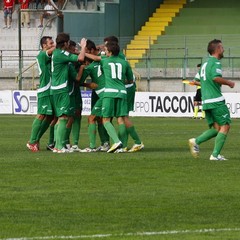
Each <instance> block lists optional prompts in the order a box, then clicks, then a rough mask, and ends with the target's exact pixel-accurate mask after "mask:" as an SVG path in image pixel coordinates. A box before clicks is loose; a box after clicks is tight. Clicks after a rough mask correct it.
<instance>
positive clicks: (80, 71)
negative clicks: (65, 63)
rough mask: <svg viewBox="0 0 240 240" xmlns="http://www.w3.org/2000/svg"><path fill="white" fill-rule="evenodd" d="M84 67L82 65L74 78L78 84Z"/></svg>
mask: <svg viewBox="0 0 240 240" xmlns="http://www.w3.org/2000/svg"><path fill="white" fill-rule="evenodd" d="M85 66H86V65H84V64H82V65H81V66H80V68H79V70H78V73H77V76H76V81H78V82H80V80H81V78H82V75H83V71H84V68H85Z"/></svg>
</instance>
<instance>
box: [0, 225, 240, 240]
mask: <svg viewBox="0 0 240 240" xmlns="http://www.w3.org/2000/svg"><path fill="white" fill-rule="evenodd" d="M234 231H240V228H219V229H215V228H212V229H211V228H210V229H198V230H171V231H161V232H137V233H119V234H111V233H109V234H94V235H80V236H46V237H19V238H0V240H50V239H84V238H85V239H87V238H108V237H124V236H151V235H172V234H184V233H185V234H186V233H190V234H191V233H208V232H234Z"/></svg>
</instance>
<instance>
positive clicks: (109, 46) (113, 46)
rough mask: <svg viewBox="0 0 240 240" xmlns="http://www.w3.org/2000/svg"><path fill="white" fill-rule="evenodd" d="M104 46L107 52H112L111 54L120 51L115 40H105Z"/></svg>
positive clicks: (116, 53)
mask: <svg viewBox="0 0 240 240" xmlns="http://www.w3.org/2000/svg"><path fill="white" fill-rule="evenodd" d="M106 48H107V50H108V51H109V52H111V53H112V55H113V56H118V54H119V52H120V47H119V45H118V44H117V43H116V42H107V43H106Z"/></svg>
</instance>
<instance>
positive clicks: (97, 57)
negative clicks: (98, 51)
mask: <svg viewBox="0 0 240 240" xmlns="http://www.w3.org/2000/svg"><path fill="white" fill-rule="evenodd" d="M85 56H86V57H87V58H90V59H92V60H93V61H95V62H100V61H101V57H100V56H97V55H93V54H90V53H85Z"/></svg>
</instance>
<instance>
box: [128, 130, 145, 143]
mask: <svg viewBox="0 0 240 240" xmlns="http://www.w3.org/2000/svg"><path fill="white" fill-rule="evenodd" d="M127 133H128V134H129V135H130V136H131V137H132V139H133V140H134V142H135V144H141V143H142V142H141V140H140V138H139V136H138V134H137V132H136V130H135V127H134V126H132V127H129V128H127Z"/></svg>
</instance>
